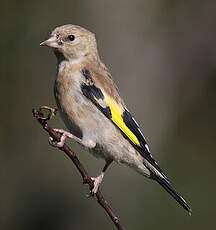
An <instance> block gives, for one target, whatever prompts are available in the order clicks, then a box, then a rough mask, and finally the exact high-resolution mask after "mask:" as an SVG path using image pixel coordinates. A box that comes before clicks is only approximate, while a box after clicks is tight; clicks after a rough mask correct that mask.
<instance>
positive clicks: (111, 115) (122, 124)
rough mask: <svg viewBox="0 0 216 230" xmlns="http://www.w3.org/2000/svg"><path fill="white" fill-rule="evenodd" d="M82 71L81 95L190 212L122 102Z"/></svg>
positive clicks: (154, 176)
mask: <svg viewBox="0 0 216 230" xmlns="http://www.w3.org/2000/svg"><path fill="white" fill-rule="evenodd" d="M82 73H83V76H84V79H85V80H84V81H83V82H82V84H81V90H82V93H83V95H84V96H86V97H87V98H88V99H89V100H90V101H91V102H92V103H93V104H94V105H95V106H96V107H97V108H98V109H99V110H100V111H101V112H102V113H103V114H104V115H105V116H106V117H107V118H108V119H109V120H110V121H112V122H113V124H114V125H115V126H116V127H118V128H119V130H120V131H121V133H122V135H123V136H124V137H125V138H126V139H128V141H129V142H130V143H131V144H132V145H133V146H134V148H135V149H136V150H137V151H138V152H139V153H140V154H141V155H142V157H143V158H144V160H143V164H144V165H145V167H146V168H148V169H149V171H150V172H151V177H152V179H154V180H156V181H157V182H158V183H159V184H160V185H161V186H162V187H163V188H164V189H165V190H166V191H167V192H168V193H170V195H171V196H172V197H174V199H176V201H177V202H178V203H179V204H180V205H182V206H183V207H184V208H185V209H186V210H187V211H188V212H189V213H191V209H190V207H189V206H188V204H187V203H186V201H185V200H184V199H183V198H182V197H181V196H180V195H179V194H178V193H177V192H176V190H175V189H174V188H173V186H172V185H171V184H170V182H169V181H168V179H167V177H166V176H165V175H164V173H163V171H162V170H161V169H160V167H159V166H158V164H157V162H156V161H155V160H154V158H153V156H152V154H151V153H150V151H149V148H148V145H147V143H146V141H145V138H144V136H143V134H142V132H141V131H140V129H139V126H138V124H137V122H136V121H135V120H134V118H133V116H132V115H131V113H130V112H129V111H128V110H127V109H126V107H125V106H124V105H123V103H121V100H120V101H119V102H117V100H116V99H114V97H112V96H110V94H108V93H107V91H106V90H104V87H100V86H99V84H97V82H94V80H93V79H92V78H91V75H90V72H89V71H88V70H84V71H82ZM115 93H117V96H118V92H115ZM111 95H112V94H111ZM116 98H118V97H116Z"/></svg>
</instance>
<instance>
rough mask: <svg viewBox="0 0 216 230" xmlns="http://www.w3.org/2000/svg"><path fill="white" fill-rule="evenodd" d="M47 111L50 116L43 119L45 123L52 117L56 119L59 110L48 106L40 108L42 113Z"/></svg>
mask: <svg viewBox="0 0 216 230" xmlns="http://www.w3.org/2000/svg"><path fill="white" fill-rule="evenodd" d="M45 110H48V111H49V114H48V115H47V116H46V117H44V118H43V120H45V121H47V120H50V119H51V118H52V117H54V116H55V115H56V113H57V111H58V109H56V108H52V107H49V106H47V105H42V106H40V108H39V111H40V112H42V111H45Z"/></svg>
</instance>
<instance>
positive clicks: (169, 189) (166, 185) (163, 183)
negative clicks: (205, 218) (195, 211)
mask: <svg viewBox="0 0 216 230" xmlns="http://www.w3.org/2000/svg"><path fill="white" fill-rule="evenodd" d="M152 178H153V179H154V180H156V181H157V182H158V183H159V184H160V185H161V186H162V187H163V188H164V189H165V190H166V191H167V192H168V193H169V194H170V195H171V196H172V197H173V198H174V199H175V200H176V201H177V202H178V203H179V204H180V205H181V206H182V207H183V208H184V209H185V210H187V211H188V213H189V215H191V212H192V210H191V208H190V206H189V205H188V204H187V203H186V201H185V200H184V199H183V198H182V197H181V196H180V195H179V194H178V193H177V192H176V190H175V189H174V188H173V186H172V185H171V184H170V183H169V181H168V180H167V179H165V178H162V177H160V176H158V175H155V174H153V173H152Z"/></svg>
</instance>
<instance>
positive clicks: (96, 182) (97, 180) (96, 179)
mask: <svg viewBox="0 0 216 230" xmlns="http://www.w3.org/2000/svg"><path fill="white" fill-rule="evenodd" d="M103 177H104V172H101V174H100V175H99V176H98V177H91V179H92V180H93V181H94V188H93V189H92V190H91V194H92V195H94V194H95V193H97V191H98V188H99V186H100V184H101V182H102V180H103Z"/></svg>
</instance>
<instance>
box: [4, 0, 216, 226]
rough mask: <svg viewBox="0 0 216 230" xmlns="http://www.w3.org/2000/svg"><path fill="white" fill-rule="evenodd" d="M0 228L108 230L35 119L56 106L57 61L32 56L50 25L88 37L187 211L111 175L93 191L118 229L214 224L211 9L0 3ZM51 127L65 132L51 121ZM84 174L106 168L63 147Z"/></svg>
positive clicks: (214, 7)
mask: <svg viewBox="0 0 216 230" xmlns="http://www.w3.org/2000/svg"><path fill="white" fill-rule="evenodd" d="M0 11H1V22H0V26H1V36H0V47H1V55H0V65H1V67H0V79H1V84H0V93H1V114H0V116H1V125H0V127H1V128H0V229H2V230H3V229H4V230H19V229H28V230H38V229H40V230H45V229H46V230H47V229H53V230H57V229H58V230H63V229H64V230H69V229H104V230H106V229H115V227H114V225H113V223H112V222H111V221H110V219H109V217H108V216H107V215H106V214H105V212H104V210H103V209H102V208H101V207H100V206H99V205H98V204H97V202H96V200H94V199H87V198H86V197H85V195H86V194H87V193H88V187H87V186H85V185H82V180H81V177H80V175H79V173H78V172H77V170H76V169H75V167H74V165H73V164H72V162H71V161H70V160H69V159H68V158H67V157H66V156H65V155H63V153H62V152H60V151H59V150H57V149H55V148H52V147H50V146H49V144H48V141H47V139H48V136H47V134H46V133H45V132H44V131H43V130H42V129H41V127H40V126H39V124H38V123H37V122H36V121H35V120H34V119H33V118H32V114H31V110H32V108H33V107H39V106H40V105H50V106H55V101H54V96H53V80H54V75H55V65H56V58H55V56H54V55H53V53H52V51H51V50H50V49H48V48H44V47H39V43H40V42H41V41H43V40H44V39H46V38H47V37H48V35H49V33H50V32H51V31H52V30H53V29H54V28H55V27H56V26H58V25H62V24H67V23H72V24H77V25H81V26H83V27H85V28H87V29H89V30H91V31H92V32H94V33H95V34H96V37H97V41H98V48H99V53H100V56H101V59H102V60H103V61H104V62H105V64H106V65H107V67H108V68H109V69H110V71H111V73H112V75H113V77H114V79H115V81H116V83H117V85H118V86H119V89H120V92H121V95H122V97H123V98H124V99H125V101H126V102H127V106H128V108H129V109H130V111H132V113H133V114H134V116H135V118H136V120H137V121H138V122H139V124H140V127H141V129H142V130H143V132H144V134H145V136H146V139H147V141H148V143H149V146H150V148H151V151H152V153H153V155H154V157H155V158H156V159H157V161H158V162H159V164H160V166H161V167H162V169H164V171H165V173H166V174H167V175H168V177H169V179H170V181H171V182H172V183H173V185H174V187H175V188H176V189H177V191H178V192H179V193H180V194H182V195H183V196H184V198H185V199H186V200H187V201H188V203H189V204H190V205H191V207H192V209H193V213H192V216H191V217H189V216H188V214H187V213H186V212H185V211H184V210H183V208H181V207H180V206H179V205H178V204H177V203H176V202H175V201H174V200H173V198H171V197H170V196H169V195H168V193H166V192H165V191H164V190H163V189H162V188H161V187H160V186H159V185H158V184H157V183H156V182H153V181H150V180H147V179H145V178H143V177H141V176H140V175H138V174H136V172H134V171H133V170H131V169H129V168H127V167H125V166H120V165H117V164H115V163H114V164H113V165H112V166H111V167H110V168H109V170H108V171H107V174H106V176H105V179H104V182H103V184H102V187H101V191H102V192H103V194H104V196H105V198H106V199H107V201H108V202H109V203H110V204H111V206H112V207H113V209H114V211H115V212H116V214H117V215H118V216H119V217H120V220H121V221H122V223H123V225H124V226H125V228H126V229H133V230H136V229H158V228H160V229H166V230H168V229H175V230H178V229H185V230H186V229H196V230H199V229H203V228H207V227H211V229H214V228H215V227H216V224H215V205H216V198H215V193H216V185H215V175H216V167H215V162H216V154H215V150H216V147H215V138H216V134H215V130H216V122H215V117H216V103H215V100H216V44H215V41H216V30H215V20H216V16H215V11H216V1H211V0H206V1H201V0H196V1H195V0H188V1H175V0H163V1H158V0H133V1H130V0H124V1H123V0H120V1H115V0H109V1H105V0H92V1H84V0H70V1H66V0H62V1H57V0H52V1H51V0H47V1H41V0H38V1H27V0H23V1H15V0H14V1H12V0H7V1H6V0H3V1H1V10H0ZM50 125H52V126H53V127H58V128H64V127H65V126H64V124H63V122H62V121H61V120H60V118H59V117H58V116H57V117H56V118H55V119H53V120H52V121H50ZM67 143H68V144H69V145H70V146H71V148H72V149H73V150H74V151H75V152H76V153H77V155H78V157H79V159H80V160H81V162H82V163H83V165H84V166H85V167H86V169H87V171H88V172H89V174H90V175H92V176H96V175H97V174H98V173H99V172H100V170H101V168H102V167H103V164H104V162H103V161H102V160H97V159H96V158H94V157H92V156H91V155H90V154H88V153H86V152H83V151H81V150H80V148H79V146H77V145H76V144H74V143H73V142H72V141H70V140H68V141H67Z"/></svg>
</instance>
